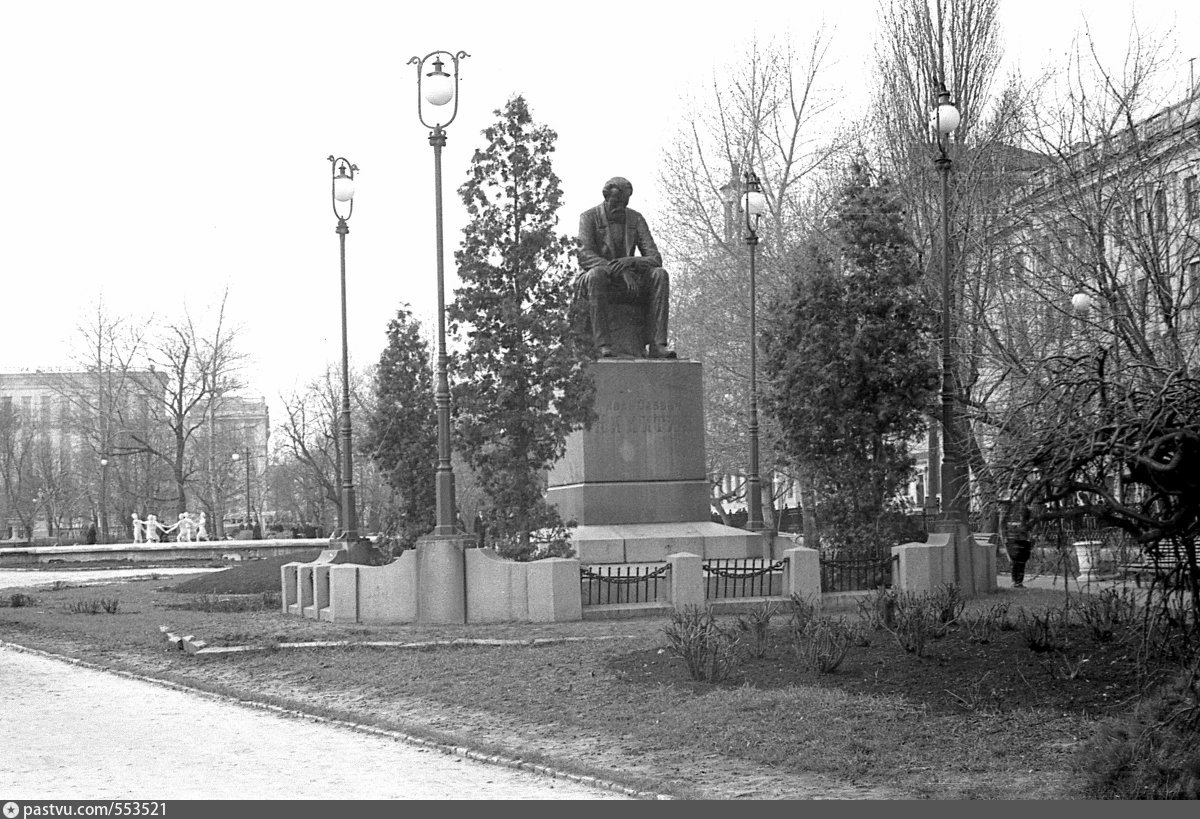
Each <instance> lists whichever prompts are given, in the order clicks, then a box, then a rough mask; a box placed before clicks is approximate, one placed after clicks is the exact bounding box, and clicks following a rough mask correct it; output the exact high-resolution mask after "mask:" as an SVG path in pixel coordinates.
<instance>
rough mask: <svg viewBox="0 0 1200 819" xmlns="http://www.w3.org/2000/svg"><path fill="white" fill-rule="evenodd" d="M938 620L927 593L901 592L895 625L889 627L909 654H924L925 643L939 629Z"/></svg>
mask: <svg viewBox="0 0 1200 819" xmlns="http://www.w3.org/2000/svg"><path fill="white" fill-rule="evenodd" d="M941 628H944V627H943V626H942V625H941V623H940V622H939V621H938V619H937V616H936V615H935V613H934V607H933V605H932V604H931V599H930V596H929V595H927V594H913V593H911V592H901V593H899V594H898V595H896V609H895V625H894V626H892V627H891V628H889V629H888V631H890V632H891V633H892V636H894V637H895V638H896V642H897V643H898V644H899V645H900V647H901V648H902V649H904V650H905V651H907V652H908V653H909V654H915V655H917V656H918V657H921V656H924V653H925V645H926V644H927V643H928V642H929V640H930V638H931V637H933V636H934V633H935V632H936V631H938V630H939V629H941Z"/></svg>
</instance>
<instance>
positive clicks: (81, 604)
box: [67, 597, 103, 614]
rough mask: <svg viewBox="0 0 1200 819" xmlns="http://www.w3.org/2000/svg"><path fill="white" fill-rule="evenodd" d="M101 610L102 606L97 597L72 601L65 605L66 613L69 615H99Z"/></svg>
mask: <svg viewBox="0 0 1200 819" xmlns="http://www.w3.org/2000/svg"><path fill="white" fill-rule="evenodd" d="M102 609H103V604H102V603H101V602H100V598H98V597H93V598H91V599H88V600H73V601H71V602H70V603H67V611H69V612H71V614H99V613H100V611H101V610H102Z"/></svg>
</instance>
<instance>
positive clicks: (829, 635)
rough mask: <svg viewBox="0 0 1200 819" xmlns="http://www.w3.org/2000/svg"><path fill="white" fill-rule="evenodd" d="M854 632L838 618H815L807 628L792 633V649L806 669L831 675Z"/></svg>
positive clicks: (853, 628) (841, 658)
mask: <svg viewBox="0 0 1200 819" xmlns="http://www.w3.org/2000/svg"><path fill="white" fill-rule="evenodd" d="M857 631H858V629H857V628H856V627H854V626H851V625H850V624H848V623H847V622H846V621H845V619H843V618H840V617H839V618H837V619H836V620H835V619H833V618H830V617H814V618H813V619H812V620H811V621H810V622H809V623H808V626H807V628H805V629H803V630H802V631H799V632H796V631H793V632H792V638H793V643H792V649H793V651H795V653H796V656H797V657H798V658H799V659H800V660H801V661H802V662H803V663H804V664H805V665H806V666H807V667H808V668H810V669H812V670H813V671H816V672H817V673H819V674H830V673H832V672H834V671H836V670H837V668H838V666H840V665H841V664H842V660H844V659H846V654H847V653H849V651H850V646H851V645H852V644H853V643H854V640H855V636H856V632H857Z"/></svg>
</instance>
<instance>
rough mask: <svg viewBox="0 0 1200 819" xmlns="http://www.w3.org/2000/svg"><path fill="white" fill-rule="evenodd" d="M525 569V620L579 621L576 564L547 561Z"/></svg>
mask: <svg viewBox="0 0 1200 819" xmlns="http://www.w3.org/2000/svg"><path fill="white" fill-rule="evenodd" d="M528 565H529V569H528V589H529V619H530V620H531V621H532V622H534V623H565V622H570V621H575V620H582V619H583V599H582V596H581V595H580V594H579V565H580V564H579V561H578V560H576V559H574V558H566V557H548V558H545V559H543V560H535V561H533V562H532V563H530V564H528Z"/></svg>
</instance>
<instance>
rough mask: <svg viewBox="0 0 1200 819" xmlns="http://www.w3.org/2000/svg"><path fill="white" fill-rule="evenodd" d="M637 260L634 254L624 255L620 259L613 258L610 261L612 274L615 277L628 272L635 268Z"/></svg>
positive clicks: (609, 266) (609, 267)
mask: <svg viewBox="0 0 1200 819" xmlns="http://www.w3.org/2000/svg"><path fill="white" fill-rule="evenodd" d="M634 264H635V260H634V258H633V257H632V256H622V257H621V258H619V259H613V260H612V261H611V262H609V263H608V269H609V271H610V275H611V276H612V277H613V278H614V279H615V278H616V277H617V276H623V275H624V274H626V273H629V272H632V271H633V270H634Z"/></svg>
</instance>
